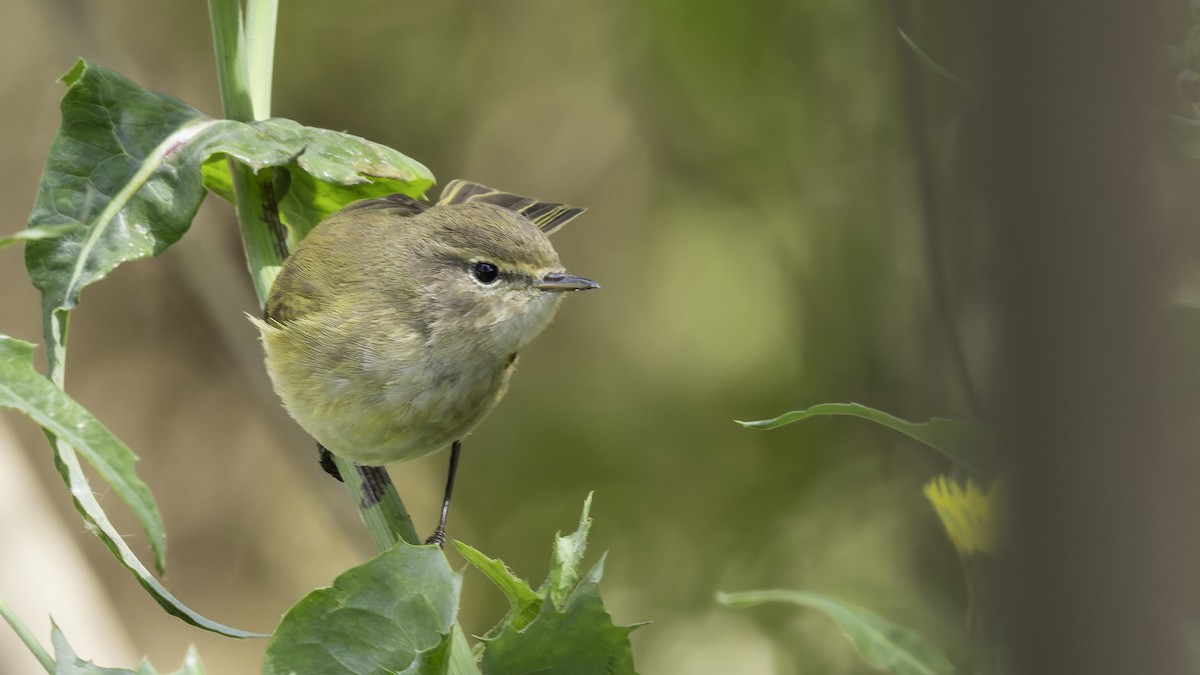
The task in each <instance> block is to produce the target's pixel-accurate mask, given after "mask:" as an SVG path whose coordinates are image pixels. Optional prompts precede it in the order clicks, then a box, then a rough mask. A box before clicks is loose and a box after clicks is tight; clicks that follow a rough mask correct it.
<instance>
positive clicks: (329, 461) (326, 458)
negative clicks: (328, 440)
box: [317, 443, 345, 483]
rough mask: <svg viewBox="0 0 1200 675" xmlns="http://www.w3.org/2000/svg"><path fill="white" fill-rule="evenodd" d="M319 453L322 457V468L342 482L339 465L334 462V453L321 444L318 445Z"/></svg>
mask: <svg viewBox="0 0 1200 675" xmlns="http://www.w3.org/2000/svg"><path fill="white" fill-rule="evenodd" d="M317 452H318V453H319V454H320V455H321V468H322V469H325V473H327V474H329V475H330V476H333V477H334V478H336V479H338V480H339V481H341V480H342V472H341V471H338V468H337V464H335V463H334V462H333V453H332V452H330V451H329V449H328V448H326V447H325V446H323V445H321V444H320V443H317ZM342 482H343V483H344V482H345V481H342Z"/></svg>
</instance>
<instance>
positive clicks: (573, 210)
mask: <svg viewBox="0 0 1200 675" xmlns="http://www.w3.org/2000/svg"><path fill="white" fill-rule="evenodd" d="M468 202H485V203H488V204H493V205H495V206H499V207H500V208H503V209H508V210H509V211H515V212H517V213H519V214H521V215H523V216H525V217H526V218H528V219H529V220H530V221H532V222H533V224H534V225H537V226H538V227H539V228H540V229H541V230H542V232H545V233H546V234H553V233H554V232H556V231H557V230H558V229H559V228H560V227H562V226H563V225H566V224H567V223H568V222H570V221H572V220H574V219H575V218H577V217H578V216H579V215H580V214H582V213H583V212H584V211H586V210H587V209H583V208H579V207H576V206H567V205H566V204H558V203H554V202H539V201H538V200H536V199H533V198H532V197H522V196H521V195H517V194H513V193H511V192H501V191H500V190H496V189H494V188H490V187H488V186H486V185H481V184H479V183H472V182H470V181H465V180H457V179H456V180H452V181H450V182H449V183H447V184H446V187H445V188H444V189H443V190H442V196H441V197H440V198H439V199H438V204H466V203H468Z"/></svg>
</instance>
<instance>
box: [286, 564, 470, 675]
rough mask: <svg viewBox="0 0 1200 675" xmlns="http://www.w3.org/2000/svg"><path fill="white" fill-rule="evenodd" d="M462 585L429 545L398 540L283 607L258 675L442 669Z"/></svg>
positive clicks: (429, 672)
mask: <svg viewBox="0 0 1200 675" xmlns="http://www.w3.org/2000/svg"><path fill="white" fill-rule="evenodd" d="M461 586H462V576H461V575H459V574H456V573H455V572H453V571H452V570H451V569H450V565H449V563H447V562H446V557H445V556H444V555H443V554H442V552H441V550H440V549H438V548H437V547H436V546H413V545H411V544H407V543H405V542H403V541H400V542H398V543H396V545H394V546H392V547H391V548H389V549H388V550H386V551H384V552H383V553H381V554H379V555H378V556H377V557H375V558H373V559H372V560H370V561H368V562H366V563H364V564H362V565H360V566H358V567H355V568H352V569H350V570H348V571H346V572H344V573H343V574H342V575H341V576H339V577H338V578H337V579H336V580H334V582H333V586H332V587H330V588H318V589H316V590H314V591H312V592H311V593H309V594H308V595H306V596H305V597H304V598H303V599H301V600H300V602H298V603H296V604H295V605H294V606H293V607H292V608H291V609H289V610H288V612H287V614H285V615H284V617H283V620H282V621H281V622H280V623H279V627H278V628H277V629H276V631H275V635H274V637H272V638H271V642H270V643H269V644H268V645H267V653H266V658H265V659H264V661H263V669H262V672H263V675H288V674H289V673H304V674H305V675H349V674H362V675H374V674H376V673H385V672H403V673H421V674H422V675H433V674H434V673H438V674H441V673H446V672H448V667H449V661H450V658H449V656H448V655H447V650H448V649H449V645H450V644H451V643H450V641H449V639H448V638H449V637H450V635H451V629H452V628H453V626H454V621H455V615H456V613H457V611H458V596H459V590H460V588H461ZM414 668H415V670H406V669H414Z"/></svg>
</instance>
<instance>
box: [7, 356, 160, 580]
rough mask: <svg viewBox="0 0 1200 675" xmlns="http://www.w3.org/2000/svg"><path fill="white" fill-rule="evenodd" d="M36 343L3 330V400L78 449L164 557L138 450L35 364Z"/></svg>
mask: <svg viewBox="0 0 1200 675" xmlns="http://www.w3.org/2000/svg"><path fill="white" fill-rule="evenodd" d="M35 348H36V346H35V345H32V344H30V343H28V342H23V341H21V340H17V339H15V338H11V337H9V336H7V335H0V406H4V407H7V408H12V409H14V410H17V411H20V412H22V413H24V414H25V415H27V416H29V417H30V418H31V419H32V420H33V421H34V422H37V423H38V424H39V425H41V426H42V428H44V429H46V430H47V431H49V432H50V433H52V434H54V435H55V436H57V437H59V438H61V439H63V440H64V441H66V442H67V443H70V444H71V446H72V447H74V448H75V449H76V450H78V451H79V453H80V454H81V455H83V457H84V459H86V460H87V461H88V463H89V464H91V465H92V466H93V467H95V469H96V471H97V472H98V473H99V474H100V477H101V478H103V479H104V482H106V483H108V484H109V485H110V486H111V487H112V489H113V491H114V492H116V493H117V496H118V497H120V498H121V501H123V502H124V503H125V505H126V506H128V507H129V510H130V511H132V512H133V514H134V516H136V517H137V519H138V522H139V523H141V525H142V528H143V529H144V530H145V531H146V534H147V536H148V537H149V539H150V548H151V549H153V551H154V557H155V559H157V560H161V559H162V558H163V557H164V556H165V555H166V553H165V551H166V546H167V542H166V535H165V534H164V532H163V522H162V515H160V514H159V512H158V505H156V504H155V503H154V497H153V496H152V495H151V494H150V488H148V487H146V484H145V483H143V482H142V481H141V479H139V478H138V477H137V473H135V471H134V467H133V465H134V462H136V461H137V456H136V455H134V454H133V452H132V451H131V450H130V449H129V448H127V447H125V444H124V443H122V442H121V441H120V440H118V439H117V437H116V436H113V435H112V432H110V431H109V430H108V429H106V428H105V427H104V425H103V424H101V423H100V421H99V420H97V419H96V418H95V417H93V416H92V414H91V413H89V412H88V411H87V409H86V408H84V407H83V406H81V405H79V404H78V403H76V402H75V401H74V400H72V399H71V397H69V396H67V394H66V392H64V391H63V390H61V389H59V388H58V387H56V386H54V385H53V384H52V383H51V382H50V380H47V379H46V378H45V377H43V376H42V374H41V373H39V372H37V371H36V370H34V368H33V350H34V349H35Z"/></svg>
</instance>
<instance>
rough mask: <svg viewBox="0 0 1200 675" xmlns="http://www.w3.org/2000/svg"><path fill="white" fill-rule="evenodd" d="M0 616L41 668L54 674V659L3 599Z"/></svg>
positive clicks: (0, 601)
mask: <svg viewBox="0 0 1200 675" xmlns="http://www.w3.org/2000/svg"><path fill="white" fill-rule="evenodd" d="M0 618H3V619H4V620H5V621H6V622H8V625H9V626H11V627H12V629H13V632H15V633H16V634H17V637H18V638H20V640H21V642H23V643H25V647H26V648H27V649H28V650H29V651H30V652H32V653H33V656H34V658H36V659H37V660H38V663H40V664H42V668H44V669H45V670H46V672H47V673H50V675H54V670H55V667H54V659H53V658H51V657H50V654H49V653H47V652H46V649H45V647H42V643H40V642H38V640H37V638H35V637H34V636H33V633H30V632H29V629H28V628H26V627H25V624H23V623H21V620H20V619H18V618H17V615H16V614H14V613H13V611H12V610H11V609H9V608H8V605H6V604H5V603H4V601H3V600H0Z"/></svg>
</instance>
